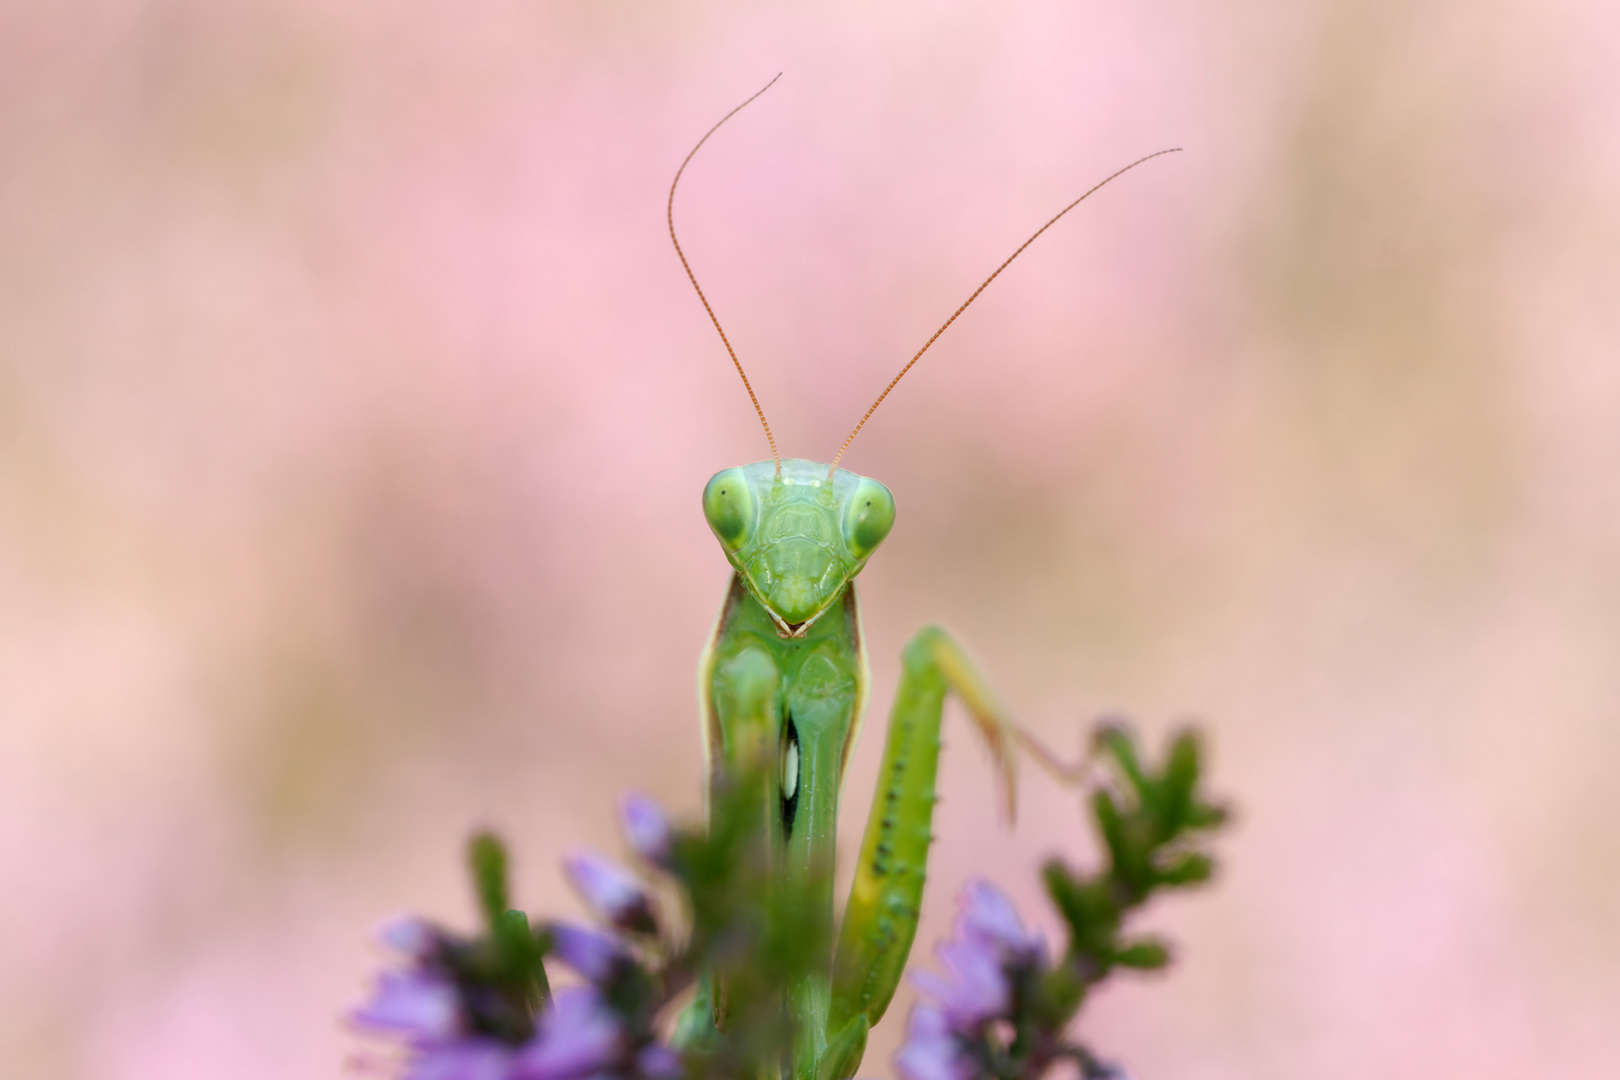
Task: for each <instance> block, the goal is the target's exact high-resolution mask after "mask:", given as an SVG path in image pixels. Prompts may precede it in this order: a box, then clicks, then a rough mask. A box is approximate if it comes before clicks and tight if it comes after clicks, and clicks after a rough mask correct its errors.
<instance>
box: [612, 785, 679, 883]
mask: <svg viewBox="0 0 1620 1080" xmlns="http://www.w3.org/2000/svg"><path fill="white" fill-rule="evenodd" d="M619 821H620V823H621V824H622V825H623V826H624V835H625V839H627V840H629V841H630V850H632V851H634V852H635V853H636V854H637V855H639V856H641V857H642V858H643V859H646V860H647V861H648V862H650V863H652V864H653V865H654V866H667V865H669V858H670V855H671V854H672V852H673V848H674V844H675V830H674V828H673V827H672V826H671V825H670V823H669V818H668V816H666V815H665V813H664V810H663V808H662V807H661V806H659V805H658V804H657V803H655V802H653V801H652V800H651V799H649V798H647V796H645V795H640V794H637V793H636V792H633V791H632V792H631V793H630V794H628V795H626V796H625V797H624V798H623V799H621V800H620V801H619Z"/></svg>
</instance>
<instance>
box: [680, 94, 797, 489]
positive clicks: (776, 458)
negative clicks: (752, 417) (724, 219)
mask: <svg viewBox="0 0 1620 1080" xmlns="http://www.w3.org/2000/svg"><path fill="white" fill-rule="evenodd" d="M781 77H782V73H781V72H780V71H779V72H777V73H776V79H780V78H781ZM776 79H772V80H771V81H770V82H768V83H766V84H765V85H764V86H762V87H760V88H759V89H758V90H757V91H755V92H754V95H753V97H750V98H749V99H748V101H745V102H743V103H742V105H739V106H737V107H736V108H735V109H732V110H731V111H730V112H728V113H726V115H724V116H722V117H721V118H720V123H718V124H715V125H714V127H712V128H710V129H709V130H708V133H707V134H705V135H704V136H703V138H701V139H699V140H698V141H697V145H696V146H694V147H692V152H691V153H689V154H687V155H686V160H684V161H682V162H681V167H680V168H678V169H676V170H675V179H674V180H672V181H671V182H670V185H669V205H668V207H667V208H666V211H665V213H666V216H667V217H668V219H669V239H670V241H671V242H672V243H674V245H675V254H676V255H679V256H680V258H681V266H682V267H683V268H684V269H685V270H686V276H687V277H688V278H690V279H691V281H692V288H694V289H696V290H697V294H698V299H699V300H701V301H703V310H704V311H707V312H708V313H709V321H710V322H712V323H714V329H715V331H716V332H717V333H718V334H719V335H720V341H721V343H722V344H724V345H725V347H726V352H727V353H730V354H731V362H732V363H733V364H734V365H736V367H737V375H738V376H739V377H740V378H741V379H742V384H743V389H744V390H747V391H748V400H749V401H752V402H753V403H754V411H755V412H756V413H758V414H759V423H760V426H761V427H763V428H764V429H765V441H766V442H768V443H770V444H771V460H772V461H775V462H776V475H777V476H781V475H782V455H781V454H779V453H777V452H776V437H775V436H774V435H772V434H771V425H770V422H769V421H767V420H766V419H765V410H764V409H762V408H760V407H759V398H757V397H755V396H754V387H753V384H752V383H750V382H749V381H748V374H747V373H746V372H745V371H743V366H742V361H741V360H738V359H737V353H736V350H734V349H733V348H732V347H731V341H730V339H728V338H727V337H726V332H725V331H724V330H722V329H721V328H720V320H719V319H718V318H717V317H716V316H715V314H714V308H712V307H710V306H709V298H708V297H707V296H704V295H703V286H701V285H699V284H698V280H697V275H696V274H694V273H692V264H691V263H689V262H687V261H686V252H684V251H682V250H681V242H680V240H679V239H678V238H677V237H676V235H675V187H676V185H677V184H679V183H680V182H681V174H682V173H683V172H685V171H686V166H687V165H689V164H691V161H692V158H693V157H694V156H695V155H696V154H697V152H698V151H699V150H701V149H703V144H704V143H706V142H708V141H709V136H710V135H713V134H714V133H715V132H716V131H719V130H720V124H723V123H725V122H726V121H727V120H730V119H731V118H732V117H733V116H736V115H737V114H738V113H739V112H741V111H742V110H743V108H744V106H746V105H747V104H748V102H749V101H753V100H754V98H757V97H759V95H760V94H763V93H764V92H765V91H767V90H769V89H770V88H771V87H773V86H775V85H776Z"/></svg>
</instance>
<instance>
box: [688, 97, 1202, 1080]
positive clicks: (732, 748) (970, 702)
mask: <svg viewBox="0 0 1620 1080" xmlns="http://www.w3.org/2000/svg"><path fill="white" fill-rule="evenodd" d="M775 81H776V80H775V79H772V80H771V83H769V84H767V85H766V86H765V88H764V89H761V90H760V91H758V92H757V93H755V94H754V95H753V96H752V97H750V98H749V99H748V100H747V101H744V102H743V103H742V105H739V106H737V108H735V109H733V110H732V111H731V112H729V113H727V114H726V115H725V116H724V117H722V118H721V120H720V121H719V123H717V124H715V125H714V127H712V128H710V129H709V131H708V133H707V134H705V135H704V136H703V138H702V139H700V140H699V141H698V143H697V145H696V146H694V147H693V148H692V150H691V152H690V153H688V154H687V156H686V159H685V160H684V161H682V162H681V166H680V169H678V170H677V171H676V173H675V180H674V182H673V183H671V184H670V189H669V202H668V221H669V235H670V239H671V241H673V243H674V245H675V251H676V254H677V255H679V257H680V260H681V265H682V267H684V268H685V270H686V273H687V276H688V277H689V278H690V279H691V282H692V287H693V288H694V289H696V290H697V294H698V298H699V299H700V300H701V301H702V303H703V307H704V310H705V311H707V312H708V314H709V318H710V320H711V321H713V323H714V328H715V330H716V331H718V332H719V334H720V340H721V341H722V342H723V343H724V344H725V347H726V351H727V353H728V354H729V355H730V356H731V362H732V363H733V365H735V366H736V369H737V374H738V376H739V377H741V379H742V382H743V386H744V388H745V389H746V390H747V391H748V396H749V399H750V400H751V401H752V402H753V405H754V410H755V412H756V413H757V414H758V415H759V421H760V424H761V426H763V427H764V429H765V438H766V440H767V441H768V442H769V444H770V447H771V460H770V461H760V462H756V463H755V464H752V465H744V466H740V467H736V468H730V469H725V470H723V471H721V472H719V473H716V474H715V476H714V478H713V479H711V480H710V481H709V483H708V486H707V487H706V488H705V489H704V491H703V513H704V517H705V518H706V519H707V520H708V523H709V527H710V529H712V530H713V532H714V535H715V537H716V539H718V540H719V541H720V546H721V548H722V549H723V550H724V552H725V555H726V558H727V560H728V561H729V562H730V563H731V566H732V569H733V573H732V577H731V584H730V587H729V588H728V590H727V592H726V597H725V600H724V602H723V603H722V605H721V609H720V617H719V620H718V622H717V624H716V626H715V630H714V634H713V636H712V638H711V639H710V641H709V643H708V646H707V648H706V649H705V650H704V652H703V657H702V661H701V663H700V665H699V670H698V687H699V700H700V706H701V711H702V718H703V732H704V740H705V749H706V755H707V759H708V762H709V772H710V777H711V783H713V782H714V780H715V778H716V777H718V776H719V775H721V774H722V773H723V772H729V771H733V770H735V771H738V772H742V771H746V770H748V769H757V768H758V766H760V764H761V763H769V767H768V768H767V769H766V770H765V771H764V772H763V775H765V776H767V777H769V778H770V781H769V785H768V790H765V791H762V792H760V799H761V812H762V813H763V815H764V816H765V818H766V819H767V822H768V824H767V829H768V833H769V836H770V843H771V846H772V852H773V859H774V860H775V861H774V865H775V866H776V867H777V868H778V872H780V873H781V874H783V875H787V876H788V880H790V881H791V880H794V879H802V881H803V882H804V883H805V888H806V889H807V890H815V895H814V896H813V897H810V899H811V901H812V903H813V905H814V907H815V909H816V910H817V911H818V912H819V913H820V914H821V915H823V916H825V918H826V920H827V923H828V925H830V924H831V918H832V907H833V895H832V881H831V877H830V875H829V874H827V873H826V871H827V870H828V869H830V867H831V866H832V862H833V847H834V839H835V834H836V819H837V812H838V800H839V795H840V788H841V784H842V779H843V774H844V767H845V765H846V764H847V762H848V760H849V756H850V752H851V750H852V748H853V746H854V743H855V737H856V734H857V732H858V730H859V728H860V724H861V719H862V717H863V715H864V713H865V710H866V705H867V698H868V696H869V688H870V677H869V668H868V664H867V656H866V645H865V642H864V640H863V638H862V633H861V617H860V610H859V607H858V605H857V602H856V597H855V583H854V579H855V576H856V575H857V574H859V573H860V571H861V569H862V567H864V566H865V565H866V561H867V559H869V558H870V557H871V555H872V553H873V552H874V551H876V550H877V548H878V546H879V545H880V544H881V543H882V542H883V540H884V538H885V537H886V536H888V534H889V530H890V529H891V527H892V526H893V525H894V514H895V504H894V496H893V495H892V494H891V493H890V492H889V489H888V488H886V487H884V486H883V485H882V484H881V483H879V482H878V481H876V480H872V479H869V478H867V477H864V476H858V475H856V474H855V473H852V472H849V471H847V470H845V469H840V468H839V467H838V463H839V461H840V460H842V458H843V455H844V451H845V450H847V449H848V448H849V444H850V442H851V441H853V440H854V438H855V436H856V435H857V434H859V433H860V430H861V428H862V427H863V426H865V424H866V421H867V420H868V419H869V418H870V417H871V416H872V413H873V412H874V411H875V410H876V409H877V407H878V405H880V404H882V402H883V399H884V398H885V397H887V396H888V394H889V391H891V390H893V389H894V387H895V384H897V383H898V382H899V381H900V379H901V378H903V377H904V376H905V374H906V373H907V372H908V371H910V370H911V368H912V366H913V365H914V364H916V362H917V360H918V359H919V358H921V356H922V354H923V353H925V352H927V351H928V348H929V347H930V346H931V345H933V343H934V342H935V341H936V340H938V338H939V336H940V335H941V334H943V333H944V332H945V330H946V329H947V328H948V327H949V326H950V325H951V323H953V322H955V321H956V318H957V316H959V315H961V314H962V312H963V311H964V310H965V309H966V308H967V306H968V305H969V304H971V303H972V302H973V301H974V300H975V299H977V298H978V296H979V294H980V293H981V292H983V291H984V289H985V288H986V287H987V286H988V285H989V284H990V282H992V281H994V280H995V279H996V277H997V276H998V275H1000V273H1001V272H1002V270H1005V269H1006V268H1007V266H1008V264H1010V263H1011V262H1012V261H1013V259H1015V258H1017V257H1018V255H1019V254H1021V253H1022V252H1023V250H1024V249H1025V248H1027V247H1028V246H1029V245H1030V244H1031V243H1033V242H1034V241H1035V239H1036V237H1038V236H1040V235H1041V233H1043V232H1045V231H1046V230H1047V229H1049V228H1051V226H1052V225H1054V224H1055V223H1056V222H1057V221H1058V219H1059V218H1062V217H1063V216H1064V215H1065V214H1067V213H1068V212H1069V211H1070V210H1072V209H1074V208H1075V207H1076V206H1078V205H1079V204H1080V203H1081V202H1082V201H1084V200H1085V199H1086V198H1087V197H1088V196H1090V195H1091V194H1092V193H1093V192H1095V191H1096V190H1097V189H1098V188H1101V187H1102V186H1103V185H1104V184H1107V183H1108V182H1109V181H1110V180H1113V179H1114V178H1115V177H1117V176H1119V175H1121V174H1122V173H1125V172H1127V171H1129V170H1130V169H1133V168H1135V167H1136V166H1137V165H1140V164H1141V163H1142V162H1144V161H1147V160H1149V159H1150V158H1154V157H1158V156H1159V155H1160V154H1167V153H1172V152H1173V151H1172V150H1160V151H1158V152H1157V153H1154V154H1149V155H1148V156H1147V157H1144V158H1141V159H1140V160H1138V161H1136V162H1133V163H1132V164H1130V165H1127V166H1126V167H1125V168H1123V169H1120V170H1119V171H1118V172H1115V173H1114V174H1112V175H1111V176H1109V177H1108V178H1107V179H1105V180H1103V181H1102V182H1101V183H1098V184H1096V185H1094V186H1093V187H1092V188H1091V189H1090V190H1088V191H1087V192H1086V193H1085V194H1084V195H1081V196H1080V198H1078V199H1076V200H1074V202H1072V203H1070V204H1069V205H1068V206H1066V207H1064V208H1063V209H1062V210H1061V211H1060V212H1058V213H1057V214H1056V215H1055V216H1053V217H1052V219H1051V220H1050V221H1048V222H1047V223H1046V224H1045V225H1042V226H1041V227H1040V228H1039V229H1038V230H1036V231H1035V233H1034V234H1033V235H1032V236H1030V238H1029V239H1028V240H1026V241H1024V243H1023V244H1021V245H1020V246H1019V247H1018V249H1017V250H1016V251H1014V252H1013V253H1012V255H1011V256H1009V257H1008V258H1007V260H1006V261H1005V262H1003V263H1002V264H1001V265H1000V266H999V267H997V268H996V270H995V272H994V273H992V274H991V275H990V276H989V277H988V278H986V279H985V281H984V282H983V284H981V285H980V286H979V287H978V288H977V289H975V290H974V291H973V293H972V295H970V296H969V297H968V298H967V300H966V301H965V302H964V303H963V304H962V305H961V307H959V308H957V309H956V311H955V313H953V314H952V315H951V317H950V318H949V319H947V320H945V323H944V324H943V325H942V326H941V327H940V328H939V329H938V330H937V331H935V332H934V335H933V336H932V337H930V338H929V339H928V341H927V342H926V343H925V344H924V345H923V347H922V348H921V349H919V350H918V351H917V353H916V355H915V356H913V357H912V358H911V360H910V361H909V362H907V363H906V365H905V367H903V368H902V369H901V370H900V373H899V374H898V375H896V376H895V377H894V379H893V380H892V381H891V382H890V383H889V385H888V386H887V387H886V388H885V389H884V391H883V393H882V394H880V395H878V398H877V401H875V402H873V404H872V407H871V408H869V409H868V410H867V411H866V414H865V415H864V416H862V417H861V420H860V422H859V423H857V424H856V425H855V429H854V430H853V431H851V432H850V434H849V437H848V438H847V439H845V440H844V445H843V446H842V447H840V448H839V450H838V453H837V454H836V455H834V457H833V459H832V462H831V464H821V463H818V462H812V461H806V460H802V459H788V460H783V459H782V457H781V455H780V453H779V452H778V450H777V446H776V439H775V437H774V436H773V435H772V434H771V428H770V424H769V423H768V422H767V421H766V419H765V412H764V409H763V408H762V407H761V406H760V404H759V399H758V397H757V396H756V395H755V394H754V390H753V386H752V385H751V384H750V383H749V381H748V376H747V374H746V373H745V372H744V371H743V367H742V363H741V361H739V360H738V359H737V354H736V352H735V350H733V349H732V347H731V342H730V340H729V339H727V337H726V333H725V330H723V329H722V328H721V326H720V320H719V318H718V317H717V316H716V315H715V313H714V309H713V308H712V307H711V306H710V305H709V301H708V298H707V297H706V296H704V293H703V288H702V286H700V285H698V282H697V276H696V275H695V274H693V272H692V268H691V265H690V263H688V262H687V259H686V255H685V253H684V252H683V251H682V250H681V244H680V240H679V239H678V238H677V237H676V235H675V189H676V187H677V186H678V185H679V184H680V179H681V174H682V173H684V172H685V171H686V166H687V165H688V164H689V163H690V162H691V160H692V158H693V156H695V155H696V154H697V152H698V150H700V149H701V148H702V147H703V144H704V143H705V142H707V141H708V140H709V137H710V136H711V135H713V134H714V133H715V131H717V130H719V128H720V126H721V125H722V124H724V123H725V122H726V121H727V120H729V119H731V117H732V116H734V115H736V113H737V112H738V111H740V110H741V109H742V108H743V107H745V106H746V105H748V104H749V102H752V101H753V100H754V98H757V97H758V96H759V95H760V94H763V93H764V92H765V90H768V89H770V86H771V85H773V84H774V83H775ZM947 693H951V694H954V695H955V696H956V697H957V699H958V700H960V701H961V702H962V704H963V705H964V706H966V708H967V712H968V714H969V715H970V716H971V717H972V719H973V721H974V723H975V725H976V726H977V728H978V729H979V732H980V734H981V735H983V737H984V739H985V742H986V743H987V744H988V746H989V748H990V751H991V754H992V756H993V757H994V759H995V762H996V765H997V766H998V768H999V770H1000V772H1001V775H1002V782H1003V785H1004V791H1005V794H1006V797H1007V813H1008V816H1009V818H1010V817H1011V813H1012V805H1013V782H1014V777H1015V762H1016V757H1015V755H1014V746H1015V744H1018V745H1023V746H1025V747H1027V748H1029V749H1031V750H1032V751H1034V753H1035V754H1036V756H1037V758H1038V759H1039V760H1041V761H1042V762H1043V763H1045V764H1048V765H1052V764H1053V759H1051V758H1050V755H1048V754H1046V753H1045V752H1044V751H1043V750H1041V749H1040V748H1039V746H1038V744H1036V743H1035V742H1034V740H1033V739H1031V738H1030V737H1029V736H1028V735H1027V734H1025V733H1024V732H1022V731H1021V730H1020V729H1018V728H1017V727H1016V726H1015V725H1014V724H1013V722H1012V720H1011V718H1010V717H1009V715H1008V714H1007V712H1006V710H1005V709H1004V708H1003V707H1002V706H1001V704H1000V703H999V702H998V701H997V699H996V695H995V694H994V692H993V691H992V690H991V688H990V685H989V684H988V682H986V680H985V678H984V677H983V675H982V674H980V672H979V670H978V668H977V667H976V666H975V665H974V664H973V662H972V661H971V660H970V659H969V658H968V656H967V654H966V653H965V652H964V651H963V650H962V648H961V647H960V646H959V645H958V644H957V643H956V641H955V640H954V639H953V638H952V637H951V636H950V635H949V634H948V633H946V631H944V630H943V629H941V628H939V627H937V626H929V627H926V628H924V629H923V630H920V631H919V632H918V633H917V634H916V636H915V637H913V638H912V639H911V641H910V643H908V644H907V645H906V647H905V651H904V652H903V654H902V656H901V675H900V685H899V690H898V692H897V694H896V697H895V702H894V707H893V712H892V713H891V715H890V718H889V726H888V731H887V733H886V736H885V742H884V749H883V764H882V767H881V772H880V774H879V778H878V784H877V791H876V794H875V795H874V797H873V802H872V810H871V813H870V816H869V817H868V819H867V823H866V832H865V836H864V838H863V840H862V841H861V849H860V860H859V862H858V863H857V865H856V870H855V879H854V884H853V886H852V888H851V890H850V895H849V900H848V902H847V903H846V905H845V908H844V916H843V921H842V924H841V926H840V929H839V933H838V938H837V945H836V948H835V950H834V954H833V957H832V958H831V962H830V965H829V966H828V967H827V969H826V970H825V971H824V972H822V973H821V974H819V975H817V976H814V977H812V978H810V979H808V980H806V982H805V983H804V984H803V985H800V986H798V987H796V988H795V989H794V990H792V991H791V992H790V994H789V998H790V1000H789V1001H788V1003H787V1007H788V1008H789V1009H790V1010H791V1012H792V1015H793V1017H794V1020H795V1029H796V1031H797V1035H796V1043H795V1046H794V1050H793V1054H792V1060H791V1062H788V1063H785V1065H784V1073H785V1074H789V1075H791V1076H793V1077H794V1078H795V1080H846V1078H847V1077H849V1076H852V1075H853V1074H854V1072H855V1069H856V1068H857V1067H858V1066H859V1064H860V1061H861V1055H862V1053H863V1052H864V1050H865V1046H866V1038H867V1032H868V1031H869V1030H870V1028H871V1026H872V1025H874V1024H876V1023H877V1021H878V1020H879V1019H880V1018H881V1017H882V1016H883V1013H884V1011H885V1010H886V1009H887V1008H888V1005H889V1002H890V1000H891V999H892V998H893V996H894V993H895V990H896V988H897V987H898V985H899V982H900V977H901V974H902V972H903V970H904V968H905V963H906V957H907V955H908V954H909V953H910V951H911V944H912V940H913V938H914V937H915V936H916V932H917V920H918V915H919V912H920V906H921V902H922V892H923V884H924V878H925V873H926V869H927V863H928V846H929V843H930V841H931V839H932V833H931V831H930V830H931V824H932V819H933V812H934V804H935V802H936V801H937V800H936V798H935V795H934V782H935V776H936V772H937V768H938V763H939V749H940V736H939V732H940V723H941V718H942V714H943V709H944V701H945V695H946V694H947ZM711 1017H712V1019H711ZM724 1022H725V988H724V987H723V986H716V985H713V982H712V980H706V981H705V982H704V984H703V985H702V987H701V988H700V991H699V994H698V998H697V1000H696V1001H695V1002H694V1003H693V1004H692V1005H691V1006H690V1007H689V1008H688V1011H687V1012H686V1013H685V1014H683V1016H682V1018H681V1020H680V1022H679V1025H678V1031H679V1034H678V1036H677V1038H678V1039H689V1038H694V1037H701V1030H702V1029H703V1028H704V1027H706V1026H707V1025H708V1024H710V1023H715V1024H722V1025H723V1024H724Z"/></svg>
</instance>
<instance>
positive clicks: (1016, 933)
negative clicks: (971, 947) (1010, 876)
mask: <svg viewBox="0 0 1620 1080" xmlns="http://www.w3.org/2000/svg"><path fill="white" fill-rule="evenodd" d="M956 906H957V917H956V933H957V936H958V937H961V938H971V939H975V940H979V941H984V942H990V943H994V944H996V945H999V946H1000V947H1001V948H1003V949H1005V950H1006V951H1007V952H1009V953H1011V954H1013V955H1014V956H1018V957H1021V958H1028V959H1034V958H1035V957H1037V956H1039V955H1040V954H1041V953H1043V952H1044V951H1045V949H1046V942H1045V941H1044V940H1043V939H1042V938H1041V936H1040V935H1039V934H1037V933H1034V932H1032V931H1029V930H1025V929H1024V924H1023V922H1022V920H1020V919H1019V918H1018V909H1017V908H1015V907H1013V905H1012V901H1011V900H1008V899H1007V896H1006V894H1005V893H1003V892H1002V891H1001V890H1000V889H997V888H996V887H995V886H994V885H992V884H990V883H989V882H988V881H985V880H984V879H983V878H974V879H973V880H972V881H970V882H968V883H967V885H965V886H964V887H963V888H962V891H961V893H960V894H958V896H957V898H956Z"/></svg>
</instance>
